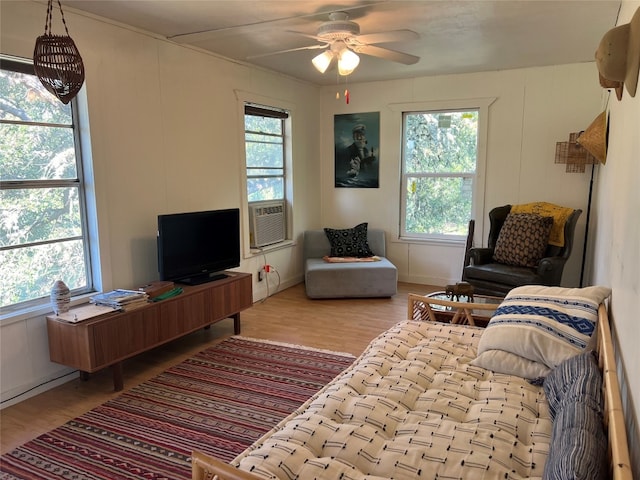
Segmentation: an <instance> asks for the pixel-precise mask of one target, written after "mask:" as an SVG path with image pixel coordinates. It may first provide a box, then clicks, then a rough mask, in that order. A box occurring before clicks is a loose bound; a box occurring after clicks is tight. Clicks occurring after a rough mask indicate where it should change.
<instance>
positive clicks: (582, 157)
mask: <svg viewBox="0 0 640 480" xmlns="http://www.w3.org/2000/svg"><path fill="white" fill-rule="evenodd" d="M582 133H583V132H574V133H570V134H569V141H568V142H557V143H556V161H555V163H566V164H567V169H566V171H567V173H582V172H584V171H585V167H584V166H585V165H593V164H596V163H600V162H599V161H598V159H597V158H596V157H594V156H593V155H591V154H590V153H589V152H588V151H587V149H585V148H584V147H583V146H582V145H580V144H579V143H578V137H579V136H580V135H581V134H582Z"/></svg>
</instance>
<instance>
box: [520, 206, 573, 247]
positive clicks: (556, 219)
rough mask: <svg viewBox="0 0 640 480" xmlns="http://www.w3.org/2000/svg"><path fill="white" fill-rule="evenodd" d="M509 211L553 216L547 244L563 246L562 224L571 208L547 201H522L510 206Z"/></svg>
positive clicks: (571, 211) (570, 212)
mask: <svg viewBox="0 0 640 480" xmlns="http://www.w3.org/2000/svg"><path fill="white" fill-rule="evenodd" d="M510 213H535V214H538V215H541V216H543V217H553V226H552V227H551V233H550V234H549V245H555V246H558V247H563V246H564V224H565V223H566V222H567V218H569V215H571V214H572V213H573V208H568V207H561V206H559V205H554V204H553V203H547V202H533V203H523V204H521V205H514V206H512V207H511V211H510Z"/></svg>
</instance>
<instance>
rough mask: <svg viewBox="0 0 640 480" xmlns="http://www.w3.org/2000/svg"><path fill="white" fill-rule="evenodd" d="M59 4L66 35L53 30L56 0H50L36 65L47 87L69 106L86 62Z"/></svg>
mask: <svg viewBox="0 0 640 480" xmlns="http://www.w3.org/2000/svg"><path fill="white" fill-rule="evenodd" d="M58 7H59V8H60V15H61V16H62V23H63V24H64V29H65V32H66V35H53V33H52V30H51V17H52V15H53V0H49V3H48V4H47V18H46V20H45V25H44V35H40V36H39V37H38V38H37V39H36V45H35V48H34V50H33V68H34V70H35V72H36V75H37V77H38V78H39V79H40V82H42V85H44V88H46V89H47V90H48V91H49V92H51V93H52V94H53V95H55V96H56V97H57V98H58V99H59V100H60V101H61V102H62V103H64V104H65V105H66V104H68V103H69V102H70V101H71V100H72V99H73V98H74V97H75V96H76V95H77V94H78V92H79V91H80V88H82V84H83V83H84V64H83V62H82V57H81V56H80V52H79V51H78V48H77V47H76V44H75V42H74V41H73V39H72V38H71V37H70V36H69V29H68V28H67V22H66V21H65V19H64V13H63V12H62V4H61V3H60V0H58Z"/></svg>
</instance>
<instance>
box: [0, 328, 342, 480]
mask: <svg viewBox="0 0 640 480" xmlns="http://www.w3.org/2000/svg"><path fill="white" fill-rule="evenodd" d="M353 360H354V357H353V356H351V355H349V354H341V353H336V352H327V351H324V350H315V349H310V348H306V347H299V346H293V345H286V344H279V343H273V342H264V341H260V340H255V339H249V338H244V337H237V336H236V337H230V338H228V339H226V340H224V341H223V342H221V343H219V344H217V345H215V346H213V347H211V348H208V349H207V350H204V351H202V352H200V353H198V354H197V355H195V356H194V357H192V358H189V359H188V360H186V361H184V362H182V363H180V364H178V365H176V366H174V367H171V368H170V369H168V370H167V371H165V372H164V373H162V374H160V375H158V376H157V377H155V378H153V379H151V380H149V381H146V382H144V383H142V384H140V385H139V386H137V387H134V388H133V389H131V390H129V391H127V392H125V393H123V394H122V395H120V396H118V397H117V398H115V399H113V400H110V401H108V402H106V403H104V404H103V405H100V406H99V407H97V408H95V409H93V410H91V411H89V412H88V413H86V414H84V415H82V416H80V417H78V418H76V419H74V420H72V421H70V422H68V423H67V424H65V425H63V426H62V427H59V428H56V429H55V430H53V431H51V432H49V433H46V434H44V435H41V436H40V437H38V438H37V439H35V440H32V441H30V442H27V443H26V444H24V445H22V446H20V447H18V448H16V449H15V450H14V451H12V452H10V453H8V454H6V455H4V456H2V458H1V462H0V479H2V480H5V479H16V478H17V479H73V480H102V479H104V480H119V479H157V480H160V479H185V480H187V479H190V478H191V463H190V455H191V451H192V450H194V449H198V450H201V451H203V452H205V453H208V454H210V455H212V456H214V457H217V458H219V459H222V460H225V461H229V460H231V459H233V458H234V457H236V456H237V455H238V454H239V453H241V452H242V451H243V450H244V449H245V448H247V447H248V446H249V445H251V444H252V443H253V442H254V441H255V440H257V439H258V438H260V437H261V436H262V435H263V434H264V433H266V432H267V431H269V430H270V429H271V428H272V427H273V426H274V425H276V424H277V423H278V422H279V421H280V420H281V419H283V418H284V417H286V416H287V415H288V414H289V413H291V412H293V411H294V410H295V409H296V408H297V407H298V406H300V405H301V404H302V403H303V402H304V401H306V400H307V399H308V398H309V397H311V396H312V395H313V394H314V393H316V392H317V391H318V390H320V389H321V388H322V387H323V386H324V385H326V384H327V383H328V382H329V381H331V379H333V378H334V377H335V376H336V375H338V374H339V373H340V372H341V371H342V370H344V369H345V368H346V367H347V366H349V365H350V364H351V363H352V362H353Z"/></svg>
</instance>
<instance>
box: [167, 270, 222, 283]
mask: <svg viewBox="0 0 640 480" xmlns="http://www.w3.org/2000/svg"><path fill="white" fill-rule="evenodd" d="M228 276H229V275H227V274H226V273H222V272H215V273H203V274H201V275H194V276H192V277H187V278H181V279H180V280H177V282H178V283H182V284H183V285H202V284H203V283H209V282H215V281H216V280H222V279H224V278H227V277H228Z"/></svg>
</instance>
